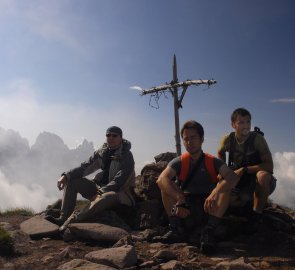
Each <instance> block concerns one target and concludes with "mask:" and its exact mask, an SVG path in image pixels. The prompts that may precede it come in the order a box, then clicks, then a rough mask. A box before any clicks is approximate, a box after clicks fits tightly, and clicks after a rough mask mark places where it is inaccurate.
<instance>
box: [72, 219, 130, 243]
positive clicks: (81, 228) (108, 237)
mask: <svg viewBox="0 0 295 270" xmlns="http://www.w3.org/2000/svg"><path fill="white" fill-rule="evenodd" d="M68 229H69V230H70V232H71V234H73V235H74V236H75V237H77V238H79V239H85V240H95V241H100V242H111V243H115V242H117V241H119V240H120V239H121V238H123V237H124V236H127V235H128V232H127V231H125V230H123V229H121V228H117V227H112V226H109V225H105V224H100V223H72V224H70V225H69V227H68Z"/></svg>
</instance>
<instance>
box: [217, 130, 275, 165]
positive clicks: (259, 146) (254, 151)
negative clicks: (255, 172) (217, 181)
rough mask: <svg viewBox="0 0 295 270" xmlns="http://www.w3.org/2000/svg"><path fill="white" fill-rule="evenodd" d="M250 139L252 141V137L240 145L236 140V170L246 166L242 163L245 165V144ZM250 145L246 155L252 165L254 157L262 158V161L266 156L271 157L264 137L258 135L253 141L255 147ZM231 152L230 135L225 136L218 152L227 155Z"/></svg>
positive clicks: (234, 157)
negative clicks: (226, 153)
mask: <svg viewBox="0 0 295 270" xmlns="http://www.w3.org/2000/svg"><path fill="white" fill-rule="evenodd" d="M251 133H254V132H251ZM249 139H250V136H249V137H248V139H247V140H246V141H245V142H243V143H238V142H237V140H236V138H234V154H233V162H234V165H235V167H236V168H240V167H242V166H245V164H242V163H243V160H244V157H245V153H244V152H245V144H246V143H247V141H248V140H249ZM248 143H249V142H248ZM250 144H251V143H249V145H248V147H247V149H248V151H247V153H246V156H247V158H248V160H249V162H250V163H251V157H252V156H253V155H256V156H258V157H259V158H260V160H261V157H263V156H265V155H271V152H270V150H269V147H268V145H267V142H266V140H265V138H264V137H263V136H262V135H260V134H257V133H256V135H255V137H254V140H253V145H252V146H251V145H250ZM229 150H230V134H228V135H225V136H224V137H223V138H222V139H221V141H220V145H219V148H218V152H221V153H224V154H225V152H229ZM252 163H253V162H252ZM256 164H257V163H256ZM252 165H254V164H252Z"/></svg>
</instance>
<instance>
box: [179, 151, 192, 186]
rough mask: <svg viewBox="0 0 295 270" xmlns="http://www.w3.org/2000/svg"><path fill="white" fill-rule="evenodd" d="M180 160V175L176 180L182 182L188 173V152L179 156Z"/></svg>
mask: <svg viewBox="0 0 295 270" xmlns="http://www.w3.org/2000/svg"><path fill="white" fill-rule="evenodd" d="M180 159H181V169H180V174H179V177H178V179H179V180H180V181H181V182H184V181H185V179H186V177H187V174H188V171H189V163H190V154H189V153H188V152H185V153H183V154H182V155H181V156H180Z"/></svg>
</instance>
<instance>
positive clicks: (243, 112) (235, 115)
mask: <svg viewBox="0 0 295 270" xmlns="http://www.w3.org/2000/svg"><path fill="white" fill-rule="evenodd" d="M238 115H241V116H249V117H250V120H251V118H252V117H251V113H250V112H249V111H248V110H246V109H245V108H237V109H235V110H234V111H233V113H232V114H231V121H232V122H235V121H236V120H237V118H238Z"/></svg>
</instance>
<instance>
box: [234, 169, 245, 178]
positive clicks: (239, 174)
mask: <svg viewBox="0 0 295 270" xmlns="http://www.w3.org/2000/svg"><path fill="white" fill-rule="evenodd" d="M244 172H245V170H244V167H241V168H239V169H237V170H235V174H236V175H237V176H239V177H242V176H243V175H244Z"/></svg>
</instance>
